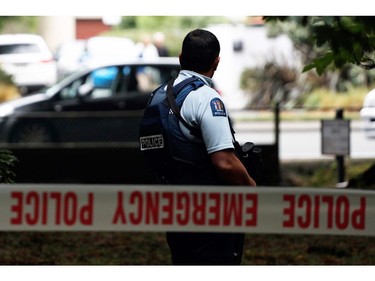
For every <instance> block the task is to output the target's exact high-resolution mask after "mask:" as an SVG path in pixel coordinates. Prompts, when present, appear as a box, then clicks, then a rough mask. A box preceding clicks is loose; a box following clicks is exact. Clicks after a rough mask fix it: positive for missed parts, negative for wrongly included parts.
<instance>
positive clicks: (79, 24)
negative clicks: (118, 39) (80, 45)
mask: <svg viewBox="0 0 375 281" xmlns="http://www.w3.org/2000/svg"><path fill="white" fill-rule="evenodd" d="M109 30H111V26H109V25H105V24H104V23H103V21H102V18H101V17H100V18H96V19H80V18H77V20H76V38H77V39H87V38H90V37H92V36H97V35H100V34H101V33H103V32H106V31H109Z"/></svg>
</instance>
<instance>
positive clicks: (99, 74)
mask: <svg viewBox="0 0 375 281" xmlns="http://www.w3.org/2000/svg"><path fill="white" fill-rule="evenodd" d="M118 74H119V69H118V68H117V67H115V66H111V67H105V68H100V69H98V70H95V71H93V72H92V73H91V75H90V76H89V79H90V82H91V83H92V85H93V87H94V89H93V91H92V93H91V96H90V97H91V98H93V99H96V98H104V97H110V96H112V95H113V93H114V89H115V88H116V83H117V79H118Z"/></svg>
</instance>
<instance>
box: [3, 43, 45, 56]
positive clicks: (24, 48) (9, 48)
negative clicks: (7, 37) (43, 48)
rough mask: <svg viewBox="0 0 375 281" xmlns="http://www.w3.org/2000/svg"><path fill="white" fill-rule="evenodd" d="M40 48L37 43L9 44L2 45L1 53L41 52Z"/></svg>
mask: <svg viewBox="0 0 375 281" xmlns="http://www.w3.org/2000/svg"><path fill="white" fill-rule="evenodd" d="M39 52H40V49H39V47H38V46H37V45H35V44H8V45H0V55H8V54H24V53H39Z"/></svg>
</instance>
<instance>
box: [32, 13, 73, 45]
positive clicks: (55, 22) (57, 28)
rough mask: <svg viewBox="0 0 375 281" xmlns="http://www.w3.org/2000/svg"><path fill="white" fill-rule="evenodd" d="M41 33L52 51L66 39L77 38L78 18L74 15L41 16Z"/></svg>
mask: <svg viewBox="0 0 375 281" xmlns="http://www.w3.org/2000/svg"><path fill="white" fill-rule="evenodd" d="M38 29H39V32H38V33H39V34H40V35H41V36H43V38H44V40H46V42H47V44H48V46H49V47H50V48H51V50H52V51H55V50H56V49H57V47H58V46H60V45H61V44H62V43H64V42H66V41H70V40H73V39H75V38H76V19H75V17H73V16H50V17H40V19H39V27H38Z"/></svg>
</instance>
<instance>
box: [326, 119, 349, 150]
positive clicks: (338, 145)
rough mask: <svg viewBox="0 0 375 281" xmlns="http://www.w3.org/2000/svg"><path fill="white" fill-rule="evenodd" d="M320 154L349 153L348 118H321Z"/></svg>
mask: <svg viewBox="0 0 375 281" xmlns="http://www.w3.org/2000/svg"><path fill="white" fill-rule="evenodd" d="M321 125H322V127H321V128H322V154H333V155H341V156H342V155H349V154H350V120H341V119H335V120H321Z"/></svg>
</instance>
